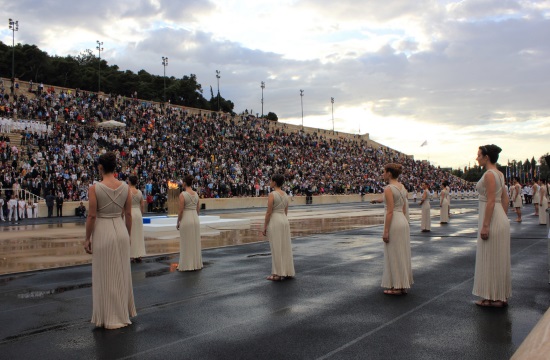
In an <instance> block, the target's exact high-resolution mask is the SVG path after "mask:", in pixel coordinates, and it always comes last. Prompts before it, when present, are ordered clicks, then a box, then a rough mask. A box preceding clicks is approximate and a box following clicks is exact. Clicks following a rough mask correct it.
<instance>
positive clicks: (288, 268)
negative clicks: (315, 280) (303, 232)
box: [263, 174, 295, 281]
mask: <svg viewBox="0 0 550 360" xmlns="http://www.w3.org/2000/svg"><path fill="white" fill-rule="evenodd" d="M284 181H285V178H284V176H283V175H281V174H275V175H273V176H272V177H271V184H270V185H271V188H272V189H273V191H272V192H270V193H269V196H268V197H267V211H266V213H265V221H264V231H263V235H264V236H266V235H267V239H268V240H269V247H270V248H271V261H272V262H271V275H270V276H268V277H267V280H271V281H281V280H283V279H284V278H292V277H294V275H295V271H294V259H293V257H292V244H291V242H290V224H289V222H288V218H287V217H286V216H287V213H288V196H287V195H286V193H285V192H284V191H283V190H281V187H282V186H283V183H284Z"/></svg>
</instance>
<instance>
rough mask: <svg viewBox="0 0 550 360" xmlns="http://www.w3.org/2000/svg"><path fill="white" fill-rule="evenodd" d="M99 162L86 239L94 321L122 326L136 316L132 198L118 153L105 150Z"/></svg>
mask: <svg viewBox="0 0 550 360" xmlns="http://www.w3.org/2000/svg"><path fill="white" fill-rule="evenodd" d="M98 163H99V165H98V171H99V174H100V176H101V177H102V180H101V182H98V183H96V184H95V185H93V186H91V187H90V189H89V192H88V196H89V204H90V211H89V212H88V218H87V219H86V240H85V241H84V249H85V250H86V252H87V253H88V254H92V302H93V313H92V323H94V324H95V325H96V326H98V327H104V328H106V329H118V328H121V327H124V326H127V325H130V324H131V323H132V322H131V321H130V317H133V316H136V307H135V304H134V291H133V288H132V272H131V268H130V233H131V231H132V197H131V195H130V192H129V191H128V185H126V183H124V182H121V181H119V180H117V179H116V178H115V177H114V174H113V172H114V170H115V168H116V155H115V154H114V153H112V152H108V153H105V154H103V155H101V156H100V157H99V160H98ZM123 214H124V217H123V216H122V215H123Z"/></svg>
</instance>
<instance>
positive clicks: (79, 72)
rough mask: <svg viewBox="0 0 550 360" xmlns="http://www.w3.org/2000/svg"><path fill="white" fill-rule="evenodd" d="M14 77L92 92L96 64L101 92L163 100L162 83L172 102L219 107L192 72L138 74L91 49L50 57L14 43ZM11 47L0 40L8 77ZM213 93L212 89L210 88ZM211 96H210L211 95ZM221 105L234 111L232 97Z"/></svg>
mask: <svg viewBox="0 0 550 360" xmlns="http://www.w3.org/2000/svg"><path fill="white" fill-rule="evenodd" d="M14 49H15V60H16V61H15V77H16V78H18V79H20V80H23V81H29V80H33V82H35V83H40V82H43V83H44V84H46V85H53V86H61V87H67V88H77V89H82V90H86V91H91V92H95V91H97V89H98V67H100V68H101V91H103V92H105V93H115V94H120V95H125V96H131V95H132V94H133V93H134V91H137V93H138V97H139V98H141V99H146V100H151V101H159V102H161V101H163V98H164V83H165V82H166V97H167V99H169V100H170V102H171V103H172V104H175V105H184V106H189V107H194V108H199V109H205V110H215V111H217V110H218V102H217V98H216V101H215V106H212V105H213V101H212V99H211V101H210V102H209V101H207V100H206V99H205V98H204V96H203V95H202V92H203V90H202V87H201V85H200V84H199V83H198V81H197V76H196V75H195V74H190V75H189V76H187V75H185V76H183V77H182V78H181V79H178V78H175V77H170V78H166V79H165V78H164V76H161V75H153V74H150V73H148V72H147V71H145V70H140V71H139V72H138V73H137V74H135V73H133V72H132V71H130V70H121V69H120V68H119V67H118V66H117V65H109V63H108V62H107V61H106V60H105V59H101V62H100V61H99V58H98V57H97V56H96V55H94V53H93V52H92V51H90V50H87V51H83V52H81V53H80V54H78V55H76V56H70V55H68V56H65V57H60V56H49V55H48V54H47V53H46V52H44V51H42V50H40V49H39V48H38V47H37V46H35V45H21V44H17V45H16V46H15V48H14ZM11 68H12V47H11V46H9V45H7V44H4V43H3V42H0V74H2V75H3V76H5V77H8V78H11ZM211 93H212V91H211ZM212 97H213V96H212ZM219 101H220V107H221V110H222V111H224V112H229V113H233V109H234V107H235V105H234V104H233V102H232V101H231V100H227V99H224V98H222V97H220V99H219Z"/></svg>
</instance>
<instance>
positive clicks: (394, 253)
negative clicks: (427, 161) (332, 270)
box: [381, 163, 413, 295]
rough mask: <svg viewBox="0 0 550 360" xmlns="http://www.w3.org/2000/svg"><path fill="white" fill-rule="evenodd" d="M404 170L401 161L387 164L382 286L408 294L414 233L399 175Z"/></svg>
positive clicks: (411, 280) (388, 291)
mask: <svg viewBox="0 0 550 360" xmlns="http://www.w3.org/2000/svg"><path fill="white" fill-rule="evenodd" d="M402 171H403V166H402V165H400V164H393V163H390V164H386V166H384V173H383V177H384V180H385V181H386V182H387V183H388V186H386V187H385V188H384V203H385V216H384V233H383V235H382V241H384V272H383V274H382V284H381V286H382V287H384V288H386V290H384V294H386V295H405V294H407V289H410V287H411V285H412V284H413V275H412V267H411V237H410V228H409V222H408V221H407V217H406V215H405V212H406V203H407V197H406V195H407V190H406V189H405V187H404V186H403V184H401V183H400V182H399V181H397V178H398V177H399V175H400V174H401V172H402Z"/></svg>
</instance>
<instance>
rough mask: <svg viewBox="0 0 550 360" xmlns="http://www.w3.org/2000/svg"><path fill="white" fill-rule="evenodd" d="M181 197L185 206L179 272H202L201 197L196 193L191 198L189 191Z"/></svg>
mask: <svg viewBox="0 0 550 360" xmlns="http://www.w3.org/2000/svg"><path fill="white" fill-rule="evenodd" d="M180 196H183V198H184V200H185V205H184V208H183V216H182V218H181V222H180V261H179V264H178V270H179V271H192V270H200V269H202V267H203V264H202V247H201V224H200V222H199V215H198V214H197V204H198V203H199V196H198V195H197V194H196V193H195V194H194V195H193V196H191V195H190V194H189V193H188V192H187V191H183V192H182V193H181V195H180Z"/></svg>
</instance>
